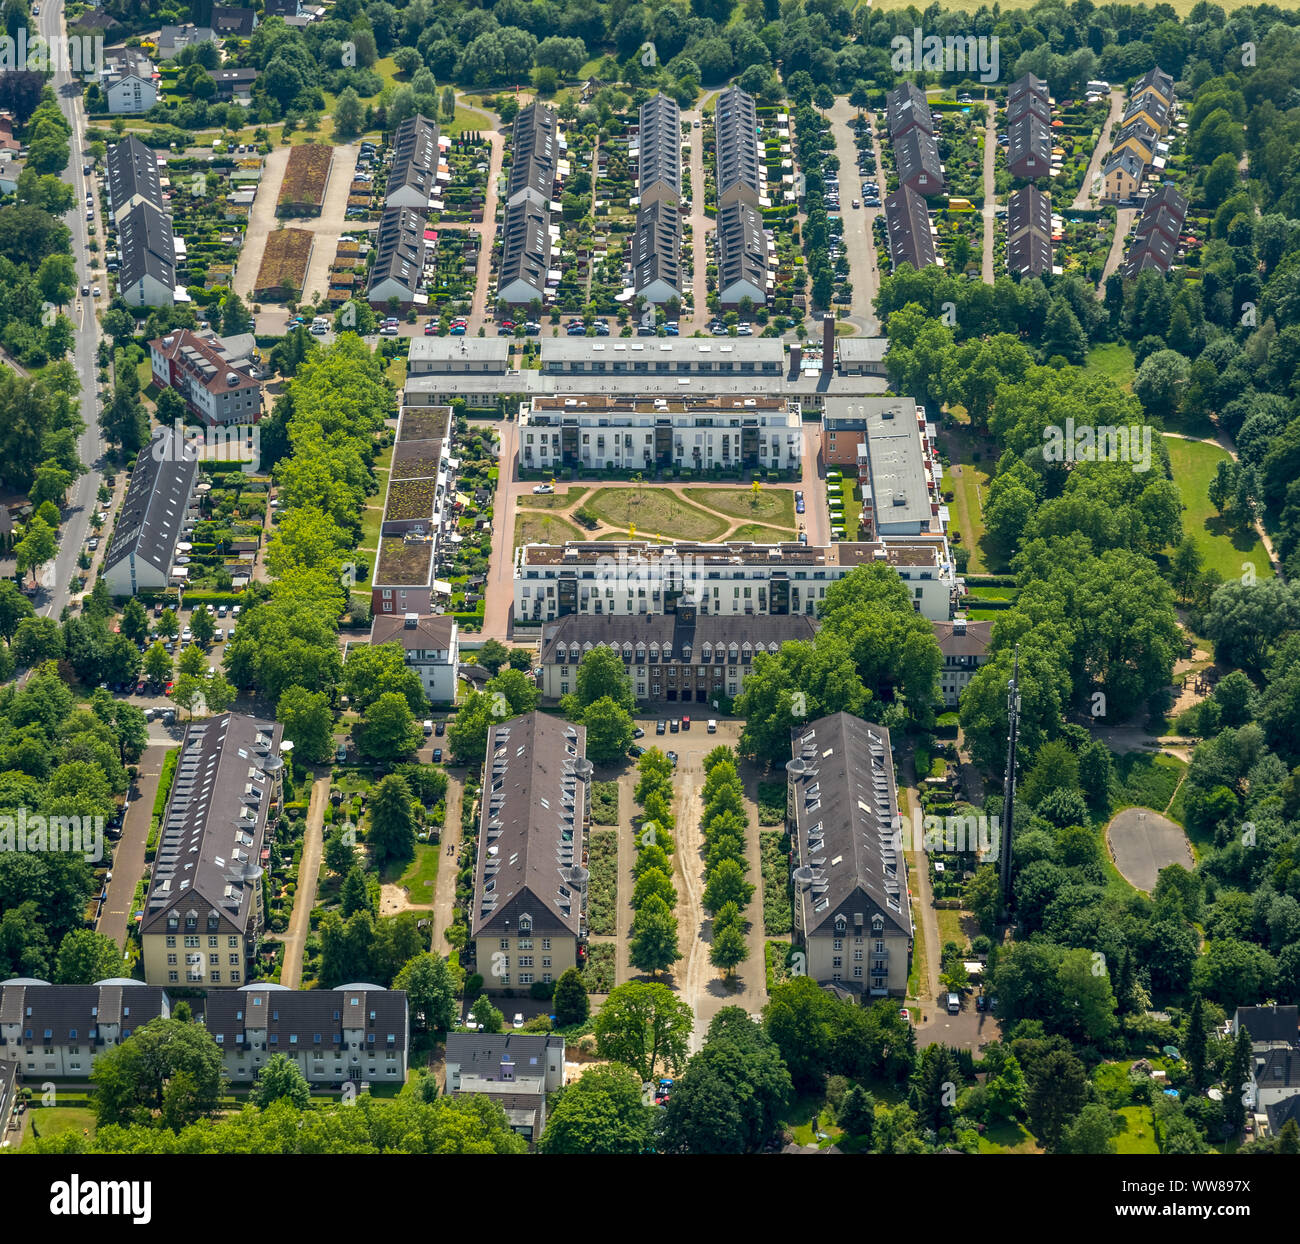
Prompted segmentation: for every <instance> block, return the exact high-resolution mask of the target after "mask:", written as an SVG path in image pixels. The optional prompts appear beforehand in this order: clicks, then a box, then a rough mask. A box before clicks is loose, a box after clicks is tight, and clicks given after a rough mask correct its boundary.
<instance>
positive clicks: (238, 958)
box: [140, 713, 284, 988]
mask: <svg viewBox="0 0 1300 1244" xmlns="http://www.w3.org/2000/svg"><path fill="white" fill-rule="evenodd" d="M280 742H281V727H280V725H279V724H278V723H277V722H274V721H261V720H259V719H257V718H255V717H248V716H244V715H242V714H239V713H222V714H220V715H218V716H216V717H208V718H204V719H201V720H197V721H191V722H190V724H189V725H188V726H187V727H186V728H185V737H184V740H183V741H182V743H181V751H180V763H179V764H178V766H177V769H176V777H175V781H174V785H173V786H172V791H171V797H170V798H169V799H168V801H167V810H166V812H165V814H164V816H163V821H162V825H161V827H160V831H159V839H158V854H157V857H156V858H155V860H154V864H153V876H152V879H151V881H150V884H149V892H148V897H147V898H146V900H145V910H144V918H143V920H142V922H141V925H140V933H141V946H142V954H141V959H142V962H143V965H144V978H145V980H146V981H148V982H149V984H151V985H163V986H166V985H185V986H187V987H190V988H210V987H214V986H216V987H226V986H239V985H242V984H244V983H245V982H246V981H247V979H248V972H249V968H250V965H251V961H252V956H253V952H254V950H255V948H256V946H257V943H258V940H259V938H260V936H261V934H262V931H263V928H264V924H265V917H264V913H263V907H262V873H263V870H264V868H265V862H266V859H267V856H268V855H269V843H268V842H267V839H266V835H267V827H268V823H269V821H270V819H271V817H272V816H273V815H274V814H276V813H278V811H279V809H280V807H281V806H282V805H283V802H284V791H283V784H284V782H283V770H284V759H283V757H282V756H281V754H280V752H281V748H280Z"/></svg>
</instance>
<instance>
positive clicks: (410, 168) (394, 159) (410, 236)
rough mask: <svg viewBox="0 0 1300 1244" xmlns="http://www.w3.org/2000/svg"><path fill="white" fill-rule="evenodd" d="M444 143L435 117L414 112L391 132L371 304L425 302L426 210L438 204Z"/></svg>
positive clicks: (443, 174)
mask: <svg viewBox="0 0 1300 1244" xmlns="http://www.w3.org/2000/svg"><path fill="white" fill-rule="evenodd" d="M447 142H448V140H446V139H444V138H442V137H441V136H440V135H439V133H438V125H437V122H435V121H431V120H429V118H428V117H425V116H423V115H421V114H418V113H417V114H416V115H415V116H413V117H407V118H406V120H405V121H403V122H402V123H401V124H400V125H399V126H398V127H397V129H396V130H395V131H394V132H393V140H392V144H391V157H390V160H389V165H388V182H387V184H386V186H385V188H384V211H383V214H382V215H381V216H380V218H379V229H378V231H377V232H376V234H375V258H374V263H373V264H372V266H371V269H370V279H369V284H368V285H367V287H366V299H367V300H368V301H369V302H370V303H371V304H372V305H373V306H376V307H381V306H382V307H387V306H389V305H391V303H392V300H393V299H396V300H397V301H398V303H400V304H401V305H402V306H404V307H410V306H415V305H417V304H424V303H427V302H428V295H427V294H426V293H425V292H424V290H425V286H426V285H427V284H428V281H429V278H430V276H431V275H432V273H431V272H430V271H429V265H430V234H429V212H430V210H432V209H434V208H436V207H437V206H439V205H440V202H441V201H440V199H439V187H440V185H441V184H442V183H443V182H445V181H448V180H450V177H451V174H450V172H449V170H448V168H447V165H446V164H445V163H443V161H442V151H443V148H444V146H446V145H447Z"/></svg>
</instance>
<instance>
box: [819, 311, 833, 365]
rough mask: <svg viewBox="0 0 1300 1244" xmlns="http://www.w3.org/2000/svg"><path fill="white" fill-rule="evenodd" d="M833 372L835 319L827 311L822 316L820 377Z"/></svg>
mask: <svg viewBox="0 0 1300 1244" xmlns="http://www.w3.org/2000/svg"><path fill="white" fill-rule="evenodd" d="M834 370H835V317H834V316H833V315H831V313H830V312H829V311H828V312H827V313H826V314H825V315H823V316H822V375H823V376H829V375H830V374H831V372H833V371H834Z"/></svg>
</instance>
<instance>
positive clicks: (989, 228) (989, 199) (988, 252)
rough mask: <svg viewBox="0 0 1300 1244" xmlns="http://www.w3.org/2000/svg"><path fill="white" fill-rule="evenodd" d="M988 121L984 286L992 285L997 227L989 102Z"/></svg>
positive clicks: (994, 133)
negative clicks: (994, 239)
mask: <svg viewBox="0 0 1300 1244" xmlns="http://www.w3.org/2000/svg"><path fill="white" fill-rule="evenodd" d="M985 107H986V108H987V109H988V119H987V120H986V121H985V124H984V207H983V211H982V214H983V216H984V257H983V262H982V263H981V264H980V276H981V278H982V279H983V281H984V284H985V285H992V284H993V236H994V231H995V230H996V229H997V227H998V218H997V214H996V211H995V209H996V207H997V191H996V187H997V182H996V180H995V178H994V172H993V169H994V163H995V162H996V159H997V152H998V123H997V105H996V104H995V103H994V102H993V101H992V100H989V101H988V102H987V103H986V104H985Z"/></svg>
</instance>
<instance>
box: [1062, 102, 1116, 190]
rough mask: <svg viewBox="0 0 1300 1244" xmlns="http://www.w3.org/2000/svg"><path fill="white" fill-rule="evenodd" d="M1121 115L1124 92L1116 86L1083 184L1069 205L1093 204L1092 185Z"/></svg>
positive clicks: (1098, 175)
mask: <svg viewBox="0 0 1300 1244" xmlns="http://www.w3.org/2000/svg"><path fill="white" fill-rule="evenodd" d="M1123 115H1124V92H1123V91H1121V90H1120V89H1119V88H1118V87H1117V88H1116V89H1115V90H1113V91H1111V93H1110V112H1109V114H1108V115H1107V117H1106V120H1105V122H1104V123H1103V125H1102V127H1101V137H1100V138H1099V139H1098V140H1097V145H1096V146H1095V147H1094V148H1093V150H1092V158H1091V159H1090V160H1089V161H1088V171H1087V172H1086V173H1084V175H1083V184H1082V185H1081V186H1080V187H1079V193H1078V194H1076V195H1075V196H1074V202H1073V203H1071V204H1070V206H1071V207H1077V208H1085V207H1091V206H1093V200H1094V195H1093V193H1092V186H1093V183H1094V182H1095V181H1096V180H1097V178H1098V177H1100V176H1101V166H1102V165H1103V164H1104V163H1105V162H1106V157H1107V156H1108V155H1110V142H1111V137H1112V136H1113V134H1114V132H1115V126H1116V125H1118V124H1119V121H1120V118H1122V117H1123Z"/></svg>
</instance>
